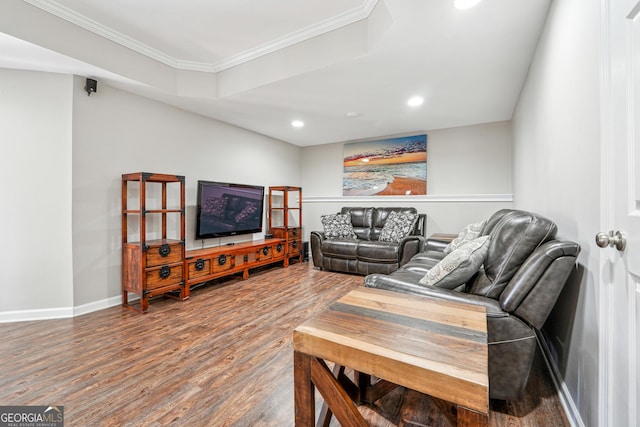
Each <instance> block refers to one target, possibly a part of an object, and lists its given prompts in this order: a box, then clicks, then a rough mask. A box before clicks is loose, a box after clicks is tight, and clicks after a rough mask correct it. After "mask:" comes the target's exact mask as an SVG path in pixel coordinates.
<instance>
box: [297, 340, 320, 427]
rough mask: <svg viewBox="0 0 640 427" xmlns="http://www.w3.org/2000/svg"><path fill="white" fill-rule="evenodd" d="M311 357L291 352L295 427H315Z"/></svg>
mask: <svg viewBox="0 0 640 427" xmlns="http://www.w3.org/2000/svg"><path fill="white" fill-rule="evenodd" d="M311 359H312V357H311V356H309V355H306V354H304V353H300V352H298V351H294V352H293V384H294V396H295V397H294V399H295V416H296V421H295V422H296V424H295V425H296V427H314V426H315V413H316V409H315V396H314V386H313V383H312V382H311Z"/></svg>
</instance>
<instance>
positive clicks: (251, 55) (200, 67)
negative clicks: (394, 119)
mask: <svg viewBox="0 0 640 427" xmlns="http://www.w3.org/2000/svg"><path fill="white" fill-rule="evenodd" d="M24 1H25V2H27V3H29V4H31V5H32V6H35V7H37V8H39V9H42V10H44V11H45V12H47V13H50V14H52V15H55V16H57V17H58V18H62V19H64V20H65V21H68V22H70V23H72V24H74V25H77V26H79V27H81V28H84V29H85V30H88V31H91V32H92V33H94V34H96V35H98V36H100V37H104V38H106V39H108V40H111V41H113V42H115V43H118V44H119V45H121V46H124V47H126V48H128V49H131V50H133V51H134V52H137V53H139V54H141V55H144V56H147V57H149V58H151V59H154V60H156V61H158V62H161V63H163V64H165V65H168V66H170V67H173V68H176V69H181V70H188V71H204V72H220V71H223V70H226V69H228V68H231V67H235V66H236V65H240V64H242V63H244V62H247V61H251V60H253V59H256V58H259V57H261V56H264V55H267V54H269V53H273V52H275V51H278V50H280V49H284V48H287V47H289V46H292V45H294V44H296V43H300V42H302V41H305V40H308V39H310V38H312V37H316V36H319V35H322V34H325V33H328V32H330V31H334V30H336V29H338V28H342V27H344V26H346V25H349V24H353V23H355V22H358V21H361V20H363V19H366V18H368V17H369V15H370V14H371V12H372V11H373V9H374V8H375V6H376V4H377V3H378V0H365V2H364V4H363V5H362V7H356V8H353V9H351V10H348V11H346V12H344V13H342V14H340V15H337V16H335V17H333V18H330V19H326V20H324V21H321V22H319V23H317V24H314V25H310V26H308V27H306V28H303V29H301V30H299V31H295V32H293V33H290V34H287V35H285V36H283V37H280V38H278V39H275V40H273V41H271V42H269V43H265V44H263V45H261V46H258V47H256V48H253V49H249V50H246V51H244V52H241V53H239V54H237V55H233V56H231V57H229V58H226V59H224V60H222V61H219V62H217V63H215V64H209V63H204V62H197V61H186V60H181V59H177V58H174V57H172V56H170V55H167V54H166V53H164V52H161V51H159V50H157V49H154V48H152V47H150V46H147V45H146V44H144V43H141V42H139V41H137V40H135V39H133V38H131V37H128V36H126V35H124V34H122V33H120V32H118V31H115V30H113V29H112V28H110V27H107V26H106V25H102V24H100V23H99V22H96V21H94V20H93V19H90V18H88V17H86V16H84V15H82V14H80V13H77V12H75V11H74V10H72V9H69V8H68V7H65V6H62V5H61V4H59V3H56V2H55V1H53V0H24Z"/></svg>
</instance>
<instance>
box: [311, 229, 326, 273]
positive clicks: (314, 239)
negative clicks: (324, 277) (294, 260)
mask: <svg viewBox="0 0 640 427" xmlns="http://www.w3.org/2000/svg"><path fill="white" fill-rule="evenodd" d="M324 239H325V237H324V232H322V231H312V232H311V233H310V234H309V240H310V241H311V242H310V244H311V257H312V258H313V266H314V267H318V268H320V269H322V250H321V248H322V242H323V241H324Z"/></svg>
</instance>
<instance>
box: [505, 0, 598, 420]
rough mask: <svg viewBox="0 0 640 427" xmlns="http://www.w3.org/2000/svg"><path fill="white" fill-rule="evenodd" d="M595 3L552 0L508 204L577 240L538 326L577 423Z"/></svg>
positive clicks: (523, 98) (593, 130)
mask: <svg viewBox="0 0 640 427" xmlns="http://www.w3.org/2000/svg"><path fill="white" fill-rule="evenodd" d="M599 37H600V2H598V1H596V0H586V1H585V0H556V1H554V2H552V4H551V9H550V11H549V15H548V18H547V22H546V25H545V28H544V32H543V34H542V36H541V38H540V40H539V43H538V47H537V50H536V53H535V56H534V59H533V62H532V64H531V67H530V70H529V74H528V77H527V80H526V82H525V85H524V87H523V90H522V93H521V95H520V100H519V102H518V105H517V107H516V110H515V114H514V118H513V135H514V136H513V168H514V171H515V173H514V187H513V194H514V205H515V207H516V208H521V209H531V210H535V211H537V212H539V213H541V214H543V215H545V216H548V217H549V218H551V219H552V220H553V221H555V222H556V223H557V224H558V232H559V234H560V236H561V237H565V238H568V239H571V240H574V241H577V242H578V243H579V244H580V246H581V247H582V252H581V254H580V257H579V259H578V262H579V264H580V267H579V269H578V270H577V271H576V274H574V276H573V277H572V278H571V279H570V282H569V283H568V286H567V287H566V289H565V291H564V292H563V294H562V295H561V296H560V299H559V301H558V304H557V305H556V307H555V309H554V311H553V312H552V313H551V316H550V317H549V319H548V320H547V323H546V324H545V327H544V336H545V342H546V345H547V346H548V347H549V349H550V354H551V355H552V358H553V360H552V364H553V365H555V366H554V369H555V373H556V374H557V375H558V376H559V377H560V387H561V391H562V392H563V393H565V394H566V395H567V401H568V402H569V409H570V411H569V413H570V416H571V415H572V414H574V415H575V417H574V420H573V421H574V423H575V424H576V425H580V424H582V425H586V426H596V425H598V407H599V406H598V402H599V400H598V390H600V389H601V388H602V387H604V386H603V385H602V384H599V381H598V367H599V357H600V356H599V354H598V345H599V339H600V337H599V335H598V311H597V306H598V303H597V301H598V295H599V286H598V276H599V256H600V254H599V252H598V251H599V249H598V248H596V247H595V244H594V243H593V242H594V236H595V234H596V233H597V232H598V229H599V224H600V125H599V122H600V100H599V83H600V80H599V79H600V76H599V66H600V62H599V56H598V55H599V52H598V51H599V50H598V45H599Z"/></svg>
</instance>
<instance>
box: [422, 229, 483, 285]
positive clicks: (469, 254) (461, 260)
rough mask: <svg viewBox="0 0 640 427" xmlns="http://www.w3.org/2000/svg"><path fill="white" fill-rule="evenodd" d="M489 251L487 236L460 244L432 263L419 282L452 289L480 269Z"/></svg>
mask: <svg viewBox="0 0 640 427" xmlns="http://www.w3.org/2000/svg"><path fill="white" fill-rule="evenodd" d="M488 252H489V236H488V235H487V236H482V237H478V238H477V239H475V240H472V241H470V242H467V243H464V244H462V245H461V246H460V247H458V249H456V250H454V251H453V252H451V253H450V254H448V255H447V256H445V257H444V258H443V259H442V260H440V262H438V263H437V264H436V265H434V266H433V267H432V268H431V269H430V270H429V271H428V272H427V274H425V276H424V277H423V278H422V279H420V283H421V284H423V285H426V286H438V287H442V288H447V289H454V288H457V287H458V286H460V285H462V284H464V283H466V282H467V281H468V280H469V279H471V278H472V277H473V275H474V274H476V273H477V272H478V270H480V267H481V266H482V264H483V263H484V259H485V258H486V256H487V253H488Z"/></svg>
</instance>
